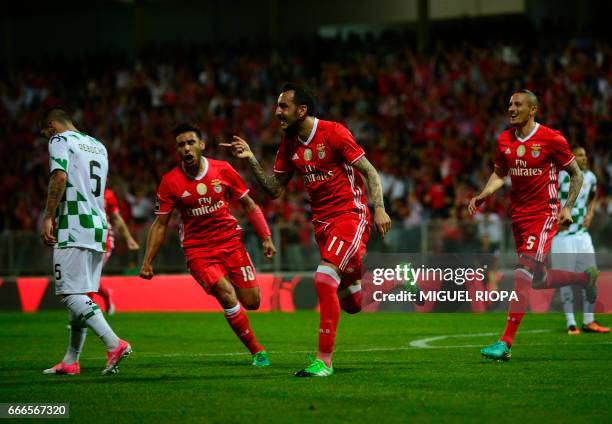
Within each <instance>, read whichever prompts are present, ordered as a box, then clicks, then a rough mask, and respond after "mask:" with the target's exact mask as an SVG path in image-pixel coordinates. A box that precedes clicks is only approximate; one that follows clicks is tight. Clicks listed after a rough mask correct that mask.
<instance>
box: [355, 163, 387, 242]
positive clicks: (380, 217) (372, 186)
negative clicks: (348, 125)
mask: <svg viewBox="0 0 612 424" xmlns="http://www.w3.org/2000/svg"><path fill="white" fill-rule="evenodd" d="M353 166H354V167H355V168H357V170H358V171H359V172H361V175H363V176H364V177H365V178H366V180H367V181H368V191H369V192H370V196H372V203H373V204H374V225H375V226H376V230H377V231H378V232H379V234H380V236H381V237H382V238H385V234H386V233H387V232H388V231H389V229H390V228H391V218H389V215H388V214H387V212H386V211H385V203H384V200H383V191H382V184H381V183H380V177H379V176H378V172H377V171H376V169H375V168H374V166H373V165H372V164H371V163H370V161H369V160H368V159H367V158H366V157H365V156H364V157H362V158H361V159H359V160H358V161H356V162H355V163H353Z"/></svg>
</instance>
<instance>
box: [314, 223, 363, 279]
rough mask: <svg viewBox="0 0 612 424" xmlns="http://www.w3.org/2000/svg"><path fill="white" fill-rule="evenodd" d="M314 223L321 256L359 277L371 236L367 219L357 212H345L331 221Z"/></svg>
mask: <svg viewBox="0 0 612 424" xmlns="http://www.w3.org/2000/svg"><path fill="white" fill-rule="evenodd" d="M313 224H314V234H315V240H316V241H317V244H318V245H319V254H320V255H321V260H323V261H325V262H329V263H331V264H333V265H335V266H337V267H338V268H339V269H340V271H342V272H343V273H345V274H355V275H356V276H357V278H361V275H363V270H362V263H361V260H362V259H363V255H365V252H366V244H367V242H368V239H369V237H370V223H369V222H368V221H366V220H364V219H359V217H358V216H357V215H353V214H345V215H340V216H338V217H335V218H334V219H333V220H331V221H326V222H324V221H319V220H316V221H314V222H313Z"/></svg>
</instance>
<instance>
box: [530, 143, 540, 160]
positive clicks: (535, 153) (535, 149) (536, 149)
mask: <svg viewBox="0 0 612 424" xmlns="http://www.w3.org/2000/svg"><path fill="white" fill-rule="evenodd" d="M540 150H542V146H540V145H539V144H534V145H532V146H531V157H532V158H537V157H539V156H540Z"/></svg>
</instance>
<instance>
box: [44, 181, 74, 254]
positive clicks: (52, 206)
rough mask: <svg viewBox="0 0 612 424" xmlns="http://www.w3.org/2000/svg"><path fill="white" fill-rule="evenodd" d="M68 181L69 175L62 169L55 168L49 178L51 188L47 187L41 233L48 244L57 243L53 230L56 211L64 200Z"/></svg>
mask: <svg viewBox="0 0 612 424" xmlns="http://www.w3.org/2000/svg"><path fill="white" fill-rule="evenodd" d="M66 181H68V175H67V174H66V172H64V171H61V170H55V171H53V173H52V174H51V179H50V180H49V188H48V189H47V204H46V206H45V213H44V217H43V229H42V233H41V235H40V236H41V237H42V241H43V243H45V244H46V245H47V246H54V245H55V243H57V240H56V238H55V235H54V234H53V230H54V227H55V211H56V210H57V206H58V205H59V203H60V201H61V200H62V196H63V195H64V191H65V190H66Z"/></svg>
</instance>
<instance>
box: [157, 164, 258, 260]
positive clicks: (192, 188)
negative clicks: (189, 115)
mask: <svg viewBox="0 0 612 424" xmlns="http://www.w3.org/2000/svg"><path fill="white" fill-rule="evenodd" d="M202 162H203V163H204V170H203V171H202V173H201V174H200V175H198V176H197V177H195V178H191V177H189V176H187V174H185V172H184V171H183V169H182V166H177V167H175V168H174V169H172V170H171V171H170V172H168V173H167V174H165V175H164V176H163V178H162V181H161V183H160V184H159V189H158V192H157V202H156V205H155V214H157V215H163V214H169V213H172V211H173V209H174V208H177V209H178V210H179V211H180V213H181V218H182V220H183V223H182V225H181V230H180V233H181V245H182V247H183V250H184V251H185V255H186V256H187V257H188V258H193V257H194V255H196V256H197V253H198V252H210V251H212V250H216V249H220V248H223V246H224V245H225V244H229V243H230V242H231V243H232V244H233V243H235V242H236V241H237V240H240V239H241V237H242V228H241V227H240V225H238V221H237V220H236V218H234V217H233V216H232V215H231V214H230V212H229V204H228V200H229V198H230V197H232V198H238V199H241V198H243V197H244V196H246V195H247V194H248V192H249V190H248V189H247V187H246V184H245V183H244V181H243V180H242V177H240V175H239V174H238V172H236V170H235V169H234V168H232V166H231V165H230V164H229V163H227V162H225V161H221V160H214V159H209V158H205V157H202Z"/></svg>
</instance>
